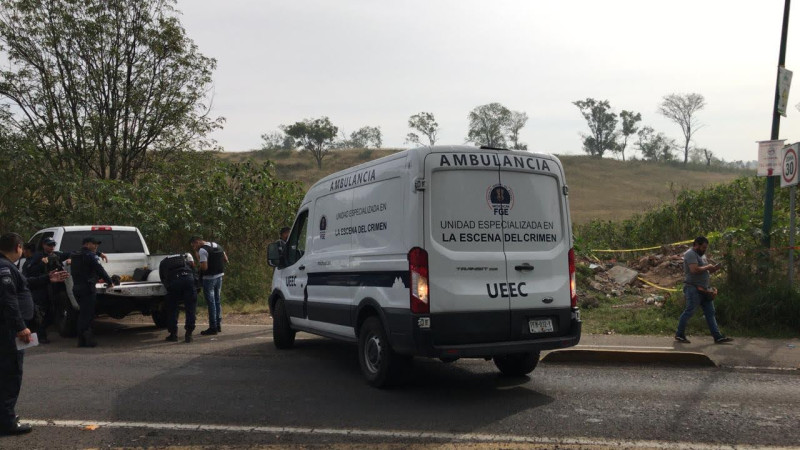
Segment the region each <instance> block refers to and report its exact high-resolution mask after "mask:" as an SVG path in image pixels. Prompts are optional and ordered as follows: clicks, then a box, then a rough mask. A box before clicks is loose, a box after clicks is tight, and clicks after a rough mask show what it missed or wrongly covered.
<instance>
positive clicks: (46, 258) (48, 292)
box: [22, 237, 67, 344]
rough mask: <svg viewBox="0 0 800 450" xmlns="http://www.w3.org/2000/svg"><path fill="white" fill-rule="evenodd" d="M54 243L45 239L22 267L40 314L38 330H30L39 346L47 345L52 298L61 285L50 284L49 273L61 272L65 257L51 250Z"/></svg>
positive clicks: (49, 239)
mask: <svg viewBox="0 0 800 450" xmlns="http://www.w3.org/2000/svg"><path fill="white" fill-rule="evenodd" d="M55 245H56V241H55V239H53V238H51V237H47V238H45V239H44V240H43V241H42V250H41V251H38V252H36V253H34V254H33V255H32V256H31V257H30V258H28V260H27V261H25V264H24V265H23V266H22V275H24V276H25V279H26V280H27V282H28V286H29V287H30V289H31V294H32V295H33V303H34V304H35V305H36V307H37V308H38V309H39V314H41V323H40V324H39V327H38V329H36V330H32V331H35V332H37V333H38V335H39V343H40V344H49V343H50V340H49V339H48V338H47V327H49V326H50V325H51V324H52V323H53V298H54V296H55V293H56V292H58V289H61V288H63V285H61V284H58V285H54V284H52V283H50V272H52V271H54V270H55V271H62V270H64V266H63V264H62V261H63V260H64V259H66V257H67V255H63V254H61V253H59V252H56V251H55V250H53V249H54V248H55Z"/></svg>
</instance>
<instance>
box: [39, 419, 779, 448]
mask: <svg viewBox="0 0 800 450" xmlns="http://www.w3.org/2000/svg"><path fill="white" fill-rule="evenodd" d="M23 423H30V424H31V425H33V426H38V427H46V426H50V427H64V428H85V427H87V426H95V427H99V428H138V429H151V430H173V431H226V432H234V433H270V434H302V435H312V436H314V435H317V436H346V437H353V436H357V437H365V438H381V439H407V440H408V439H410V440H419V441H426V442H430V441H432V440H436V441H457V442H476V443H507V442H511V443H523V444H540V445H541V444H544V445H578V446H607V447H623V448H628V447H637V448H638V447H646V448H659V449H661V448H663V449H681V450H683V449H686V450H690V449H737V450H740V449H776V448H781V447H766V446H747V445H711V444H703V443H696V442H667V441H645V440H626V439H602V438H583V437H577V438H556V437H541V436H512V435H504V434H481V433H462V434H459V433H442V432H433V431H400V430H360V429H357V428H310V427H309V428H305V427H259V426H236V425H212V424H200V423H152V422H113V421H103V420H23Z"/></svg>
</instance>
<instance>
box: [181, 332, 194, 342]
mask: <svg viewBox="0 0 800 450" xmlns="http://www.w3.org/2000/svg"><path fill="white" fill-rule="evenodd" d="M183 340H184V341H185V342H186V343H187V344H188V343H190V342H192V340H193V339H192V332H191V331H187V332H186V336H184V337H183Z"/></svg>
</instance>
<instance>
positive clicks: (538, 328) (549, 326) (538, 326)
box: [528, 319, 553, 333]
mask: <svg viewBox="0 0 800 450" xmlns="http://www.w3.org/2000/svg"><path fill="white" fill-rule="evenodd" d="M528 327H529V329H530V330H531V333H552V332H553V320H552V319H531V320H529V321H528Z"/></svg>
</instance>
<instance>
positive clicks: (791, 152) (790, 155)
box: [781, 143, 800, 187]
mask: <svg viewBox="0 0 800 450" xmlns="http://www.w3.org/2000/svg"><path fill="white" fill-rule="evenodd" d="M798 150H800V143H797V144H793V145H790V146H788V147H784V148H783V158H782V159H781V160H782V161H783V162H782V164H781V168H782V172H781V187H786V186H795V185H797V181H798V176H797V172H798V169H800V168H798V167H797V165H798V163H799V162H800V161H798V159H797V154H798Z"/></svg>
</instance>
